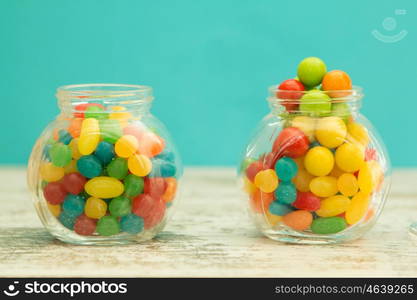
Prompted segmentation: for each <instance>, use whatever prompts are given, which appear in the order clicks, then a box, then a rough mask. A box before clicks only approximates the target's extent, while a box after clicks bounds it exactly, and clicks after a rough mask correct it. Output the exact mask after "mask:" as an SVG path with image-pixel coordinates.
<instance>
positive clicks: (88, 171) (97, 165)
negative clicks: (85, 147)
mask: <svg viewBox="0 0 417 300" xmlns="http://www.w3.org/2000/svg"><path fill="white" fill-rule="evenodd" d="M77 169H78V171H79V172H80V173H81V174H82V175H83V176H85V177H87V178H93V177H97V176H99V175H100V174H101V172H102V171H103V166H102V164H101V161H100V160H99V159H98V158H97V157H96V156H95V155H85V156H81V157H80V159H79V160H78V161H77Z"/></svg>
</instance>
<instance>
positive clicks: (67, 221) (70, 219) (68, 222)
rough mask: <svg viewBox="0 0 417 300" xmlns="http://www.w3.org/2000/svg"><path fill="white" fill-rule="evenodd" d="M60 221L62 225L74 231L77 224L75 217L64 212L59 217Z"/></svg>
mask: <svg viewBox="0 0 417 300" xmlns="http://www.w3.org/2000/svg"><path fill="white" fill-rule="evenodd" d="M58 219H59V221H60V222H61V224H62V225H64V226H65V227H66V228H68V229H70V230H73V229H74V224H75V216H73V215H70V214H68V213H67V212H65V211H63V212H61V214H60V215H59V217H58Z"/></svg>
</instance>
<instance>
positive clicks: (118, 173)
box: [107, 157, 128, 179]
mask: <svg viewBox="0 0 417 300" xmlns="http://www.w3.org/2000/svg"><path fill="white" fill-rule="evenodd" d="M127 173H128V169H127V161H126V159H124V158H121V157H118V158H115V159H113V160H112V161H111V162H110V163H109V165H108V166H107V174H108V175H109V176H110V177H114V178H117V179H123V178H125V177H126V175H127Z"/></svg>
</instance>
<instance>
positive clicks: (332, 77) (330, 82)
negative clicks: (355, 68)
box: [321, 70, 352, 98]
mask: <svg viewBox="0 0 417 300" xmlns="http://www.w3.org/2000/svg"><path fill="white" fill-rule="evenodd" d="M321 87H322V89H323V90H324V91H329V96H330V97H332V98H342V97H346V96H348V95H350V94H351V92H339V91H342V90H351V89H352V81H351V80H350V77H349V75H348V74H346V73H345V72H343V71H340V70H333V71H330V72H327V73H326V75H324V77H323V82H322V83H321ZM336 91H337V92H336Z"/></svg>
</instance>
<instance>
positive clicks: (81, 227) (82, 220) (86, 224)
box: [74, 215, 97, 235]
mask: <svg viewBox="0 0 417 300" xmlns="http://www.w3.org/2000/svg"><path fill="white" fill-rule="evenodd" d="M96 224H97V223H96V220H94V219H91V218H89V217H87V216H86V215H81V216H79V217H78V218H77V219H76V220H75V224H74V231H75V232H76V233H77V234H79V235H92V234H93V233H94V231H96Z"/></svg>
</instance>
